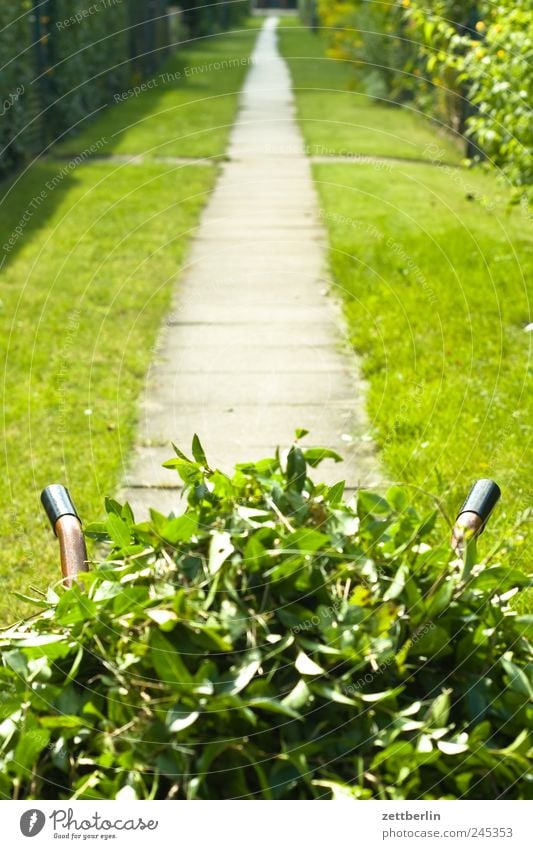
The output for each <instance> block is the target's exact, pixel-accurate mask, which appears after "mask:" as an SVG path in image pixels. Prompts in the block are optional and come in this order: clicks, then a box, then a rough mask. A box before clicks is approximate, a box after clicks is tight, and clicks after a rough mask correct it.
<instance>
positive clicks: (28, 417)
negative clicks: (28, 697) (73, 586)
mask: <svg viewBox="0 0 533 849" xmlns="http://www.w3.org/2000/svg"><path fill="white" fill-rule="evenodd" d="M255 28H256V24H255V22H254V25H253V29H252V30H250V31H247V32H244V33H238V34H229V35H221V36H218V37H217V38H216V39H207V40H206V41H204V42H201V43H197V44H196V46H194V47H191V48H188V49H187V50H184V51H183V53H182V55H180V56H178V57H176V58H175V59H173V60H171V62H170V63H169V65H168V66H167V67H166V69H165V73H170V72H171V71H172V68H176V67H177V65H178V64H179V65H180V66H182V67H189V68H193V67H198V68H199V70H198V71H197V73H191V74H190V75H189V77H183V78H181V79H180V80H177V81H175V82H174V83H173V85H172V87H171V90H170V88H169V90H165V91H164V92H162V91H161V90H160V89H159V88H157V87H155V88H153V89H147V90H146V91H145V92H144V93H143V94H141V95H140V96H139V97H132V98H129V99H128V100H127V101H125V102H124V103H122V104H119V105H117V106H116V107H113V108H110V109H109V110H108V111H107V112H106V113H105V114H104V115H103V116H102V117H101V118H100V119H98V120H96V121H95V122H94V123H92V124H90V125H88V126H87V128H86V129H85V130H84V131H83V133H81V134H79V135H78V136H75V137H72V138H70V139H68V141H66V142H65V143H64V144H63V145H61V146H60V147H57V148H56V149H55V150H54V156H56V154H57V156H59V155H61V156H65V157H67V159H66V161H62V160H60V159H54V160H48V161H40V162H36V163H33V164H32V165H31V166H30V167H29V168H28V169H27V170H26V171H25V172H24V173H22V174H19V175H16V176H15V177H14V178H13V179H12V180H11V181H10V182H5V183H4V184H3V185H2V200H1V201H0V229H1V231H2V233H3V245H4V247H3V249H2V254H3V256H2V258H1V260H0V261H1V274H2V296H1V297H2V300H1V303H0V307H1V310H0V325H1V335H0V348H1V351H2V360H3V364H4V368H3V375H2V406H3V421H2V437H1V438H2V480H3V497H2V501H3V506H2V511H1V512H0V538H1V539H2V557H1V561H0V579H1V581H2V588H3V593H2V596H1V598H0V621H6V620H8V619H9V620H12V619H13V617H14V616H16V615H19V614H20V613H21V612H22V610H23V609H24V608H23V606H22V605H19V604H17V603H16V601H14V598H13V596H12V594H11V593H12V591H14V590H25V589H27V587H28V586H29V585H30V584H35V585H37V586H39V587H45V586H46V584H47V583H48V582H49V581H50V580H53V579H54V577H56V576H57V575H58V574H59V568H58V550H57V544H56V542H55V540H54V539H53V538H52V535H51V533H50V530H49V528H48V527H47V526H46V521H45V518H44V516H43V515H42V510H41V508H40V503H39V494H40V490H41V489H42V487H43V486H45V485H46V484H49V483H51V482H54V481H61V482H64V483H66V484H67V485H68V486H69V487H70V489H71V492H72V494H73V496H74V498H75V500H76V502H77V504H78V506H79V510H80V512H81V514H82V515H84V516H95V515H98V514H99V513H100V511H101V509H102V497H103V496H104V495H105V494H109V493H112V492H113V491H114V490H115V488H116V486H117V483H118V481H119V480H120V477H121V475H122V472H123V467H124V464H125V463H127V461H128V456H129V452H130V449H131V446H132V443H133V438H134V432H135V422H136V411H137V399H138V396H139V393H140V391H141V389H142V386H143V381H144V376H145V373H146V370H147V367H148V365H149V363H150V359H151V356H152V348H153V344H154V342H155V339H156V334H157V330H158V327H159V325H160V323H161V321H162V319H163V316H164V315H165V311H166V310H167V308H168V306H169V303H170V297H171V293H172V289H173V286H174V282H175V278H176V275H177V274H179V270H180V266H181V265H182V263H183V261H184V259H185V256H186V251H187V246H188V244H189V242H190V239H191V237H192V236H194V231H195V227H196V224H197V222H198V219H199V215H200V211H201V209H202V207H203V205H204V203H205V201H206V200H207V196H208V194H209V192H210V191H211V189H212V187H213V185H214V182H215V179H216V176H217V168H216V167H212V166H210V165H206V166H203V165H200V166H183V165H176V164H172V163H163V162H155V161H150V160H148V161H146V162H144V163H143V164H141V165H137V166H132V165H124V164H120V163H119V164H117V163H116V162H105V161H94V160H91V159H90V158H89V159H85V160H84V161H83V162H81V163H80V162H79V161H77V160H75V159H72V158H71V159H69V156H71V155H72V156H73V155H74V154H77V153H79V152H80V151H83V150H86V149H88V148H89V147H91V145H93V146H94V145H95V143H96V142H97V140H98V139H102V138H109V139H112V138H113V139H115V141H114V142H113V143H112V144H110V145H109V146H107V147H106V148H105V151H104V152H105V153H109V152H121V153H123V152H124V151H125V150H126V151H127V152H129V153H144V152H146V151H148V150H156V151H157V152H158V153H161V140H162V139H164V138H169V139H170V141H169V143H168V145H167V148H166V149H165V151H164V152H165V154H169V153H172V154H176V155H183V154H185V153H186V152H188V154H189V155H194V156H215V157H220V156H222V155H223V153H224V149H225V144H226V140H227V135H228V131H229V128H230V127H231V124H232V122H233V120H234V116H235V111H236V106H237V95H236V92H237V91H238V89H239V87H240V85H241V84H242V79H243V77H244V74H245V73H246V70H247V64H248V59H247V57H248V55H249V51H250V50H251V47H252V44H253V41H254V38H255V34H256V33H255ZM239 56H240V57H241V59H242V61H241V60H239V62H238V63H236V62H235V63H233V64H231V65H227V67H226V68H225V70H221V69H220V68H219V67H218V66H219V65H221V63H224V62H226V64H227V63H228V62H229V59H230V58H231V57H234V58H235V57H239ZM208 60H209V61H208ZM207 65H209V67H207ZM162 103H164V105H165V108H164V109H162V108H161V107H162ZM206 104H208V105H207V106H206ZM209 127H210V128H211V129H209ZM187 140H188V141H187ZM111 148H113V150H112V149H111ZM98 152H99V153H101V152H102V151H101V150H100V149H99V150H98ZM6 247H7V249H6Z"/></svg>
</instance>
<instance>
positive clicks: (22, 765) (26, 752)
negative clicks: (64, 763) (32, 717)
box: [14, 727, 50, 774]
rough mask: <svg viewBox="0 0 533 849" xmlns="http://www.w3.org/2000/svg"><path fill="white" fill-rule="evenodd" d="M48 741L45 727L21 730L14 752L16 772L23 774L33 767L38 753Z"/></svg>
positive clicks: (48, 734) (47, 732) (48, 733)
mask: <svg viewBox="0 0 533 849" xmlns="http://www.w3.org/2000/svg"><path fill="white" fill-rule="evenodd" d="M49 742H50V732H49V731H48V730H47V729H46V728H37V727H35V728H33V729H30V730H28V731H25V732H23V733H22V734H21V735H20V739H19V741H18V743H17V747H16V749H15V753H14V762H15V765H16V769H17V772H18V773H19V774H21V773H22V774H24V772H25V771H28V772H29V771H30V770H31V769H33V768H35V767H36V766H37V759H38V757H39V755H40V754H41V752H42V750H43V749H45V748H46V746H47V745H48V743H49ZM37 771H38V770H37Z"/></svg>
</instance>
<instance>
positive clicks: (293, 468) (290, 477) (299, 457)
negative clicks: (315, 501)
mask: <svg viewBox="0 0 533 849" xmlns="http://www.w3.org/2000/svg"><path fill="white" fill-rule="evenodd" d="M306 475H307V466H306V462H305V457H304V454H303V452H302V450H301V448H298V446H297V445H292V446H291V448H290V449H289V454H288V456H287V483H288V485H289V487H291V488H292V489H295V490H296V491H297V492H302V490H303V488H304V486H305V479H306Z"/></svg>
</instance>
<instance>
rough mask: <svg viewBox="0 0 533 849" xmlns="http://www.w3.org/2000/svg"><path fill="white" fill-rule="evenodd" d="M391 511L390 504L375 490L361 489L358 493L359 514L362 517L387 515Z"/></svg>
mask: <svg viewBox="0 0 533 849" xmlns="http://www.w3.org/2000/svg"><path fill="white" fill-rule="evenodd" d="M390 512H391V509H390V504H389V503H388V501H386V500H385V499H384V498H382V497H381V495H377V493H375V492H367V491H366V490H360V492H359V493H358V494H357V515H358V516H359V518H361V519H365V518H366V517H367V516H374V515H377V516H387V515H389V513H390Z"/></svg>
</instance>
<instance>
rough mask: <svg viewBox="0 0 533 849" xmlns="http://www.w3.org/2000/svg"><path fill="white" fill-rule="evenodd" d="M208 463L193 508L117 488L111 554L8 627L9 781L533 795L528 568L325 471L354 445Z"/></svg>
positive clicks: (50, 791)
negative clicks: (518, 601)
mask: <svg viewBox="0 0 533 849" xmlns="http://www.w3.org/2000/svg"><path fill="white" fill-rule="evenodd" d="M301 435H302V434H301V433H300V434H298V436H299V437H300V436H301ZM193 455H194V459H188V458H187V457H186V456H185V455H184V454H183V453H182V452H181V451H179V450H177V451H176V457H175V458H174V459H173V460H171V461H169V462H168V463H167V464H166V465H167V466H168V467H171V468H175V469H176V471H177V472H178V473H179V475H180V476H181V478H182V480H183V482H184V483H185V486H186V491H187V499H188V504H187V509H186V512H185V513H184V514H183V515H178V516H173V515H171V516H168V517H166V516H163V515H161V514H159V513H157V512H155V511H152V513H151V520H150V521H148V522H142V523H139V524H135V522H134V519H133V516H132V513H131V509H130V508H129V507H128V505H124V506H121V505H120V504H118V503H117V502H116V501H114V500H111V499H108V500H107V502H106V508H107V518H106V520H105V521H104V522H103V523H100V524H97V525H93V526H91V527H90V528H89V529H88V533H89V535H90V536H92V537H93V538H95V539H97V540H99V541H100V543H101V544H105V545H107V546H109V553H108V555H107V557H106V559H105V560H103V561H102V562H101V563H100V565H99V566H98V568H96V569H94V570H93V571H92V572H90V573H88V575H86V576H83V585H79V586H74V587H72V588H71V589H63V588H58V587H56V588H55V589H50V590H49V592H48V595H47V596H46V597H43V598H35V599H34V604H35V605H36V606H37V607H38V608H39V611H38V612H37V614H36V616H35V617H34V618H33V619H30V620H28V621H27V622H25V623H23V624H21V625H18V626H17V627H14V628H12V629H11V630H10V631H8V632H7V633H5V634H4V635H3V637H2V639H1V652H2V660H3V668H2V669H1V670H0V675H1V679H2V700H1V702H0V709H1V711H2V715H1V717H0V718H1V720H2V722H1V725H0V737H1V738H2V755H1V758H2V764H1V765H2V769H1V772H0V793H1V795H2V796H3V797H4V798H13V797H17V798H21V797H24V798H63V799H68V798H71V797H72V796H74V795H76V797H77V798H82V799H103V798H130V797H134V798H163V799H170V798H187V799H196V798H207V799H210V798H236V797H247V798H248V797H261V798H266V799H269V798H298V799H303V798H325V797H333V798H339V797H344V796H346V797H351V798H357V799H368V798H377V799H411V798H424V799H436V798H457V797H467V798H470V799H486V798H493V797H506V798H524V797H527V798H531V795H532V793H531V790H532V784H531V778H532V775H531V773H530V771H529V760H528V754H529V753H530V742H529V738H528V733H527V731H526V729H527V728H528V727H530V724H531V693H532V670H531V665H528V663H529V661H530V660H531V646H530V642H529V639H530V637H531V632H532V627H533V620H532V618H531V617H528V616H518V615H516V614H515V612H513V610H511V609H510V607H509V604H508V599H509V597H510V595H511V594H512V593H513V592H515V591H516V590H517V589H518V588H521V587H524V586H526V585H527V584H528V583H529V582H528V580H527V579H526V578H525V577H524V576H523V575H522V574H521V573H519V572H517V571H515V570H513V569H509V568H507V566H506V565H505V563H499V564H485V565H483V564H481V563H476V558H475V556H474V555H475V551H474V548H473V544H472V543H471V544H470V545H469V547H468V552H467V557H466V558H465V561H464V563H462V562H458V561H456V560H454V559H453V558H452V557H451V555H450V551H449V548H448V545H447V543H446V542H444V541H441V540H440V534H439V533H438V531H437V530H436V526H435V520H436V513H435V512H431V513H429V514H427V515H419V514H418V513H417V511H416V510H415V509H414V508H413V507H412V506H410V504H409V499H408V496H407V494H406V492H405V491H404V490H402V489H401V488H398V487H393V488H392V489H390V490H389V492H388V494H387V497H386V499H385V498H383V497H381V496H379V495H376V494H373V493H370V492H360V493H359V494H358V496H357V498H356V499H355V500H354V501H348V502H346V501H345V500H343V487H344V484H343V483H338V484H336V485H335V486H330V487H328V486H326V485H324V484H314V483H312V482H311V480H310V479H309V476H308V472H309V469H310V467H315V466H317V465H318V464H319V462H320V461H321V459H322V458H323V457H325V456H329V457H333V458H334V459H335V458H337V455H335V454H334V453H333V452H329V451H325V450H323V449H303V448H301V447H300V446H299V445H298V444H295V445H294V446H293V447H292V448H291V449H290V451H289V453H288V456H287V459H286V462H285V461H283V462H282V460H281V458H280V456H279V453H278V454H277V455H276V456H275V457H274V458H269V459H265V460H261V461H259V462H257V463H250V464H242V465H239V466H237V468H236V470H235V474H234V475H233V477H228V476H226V475H224V474H222V473H221V472H219V471H212V470H211V469H210V468H209V466H208V463H207V460H206V458H205V455H204V453H203V450H202V448H201V445H200V443H199V442H198V440H197V439H196V438H195V441H194V443H193Z"/></svg>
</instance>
